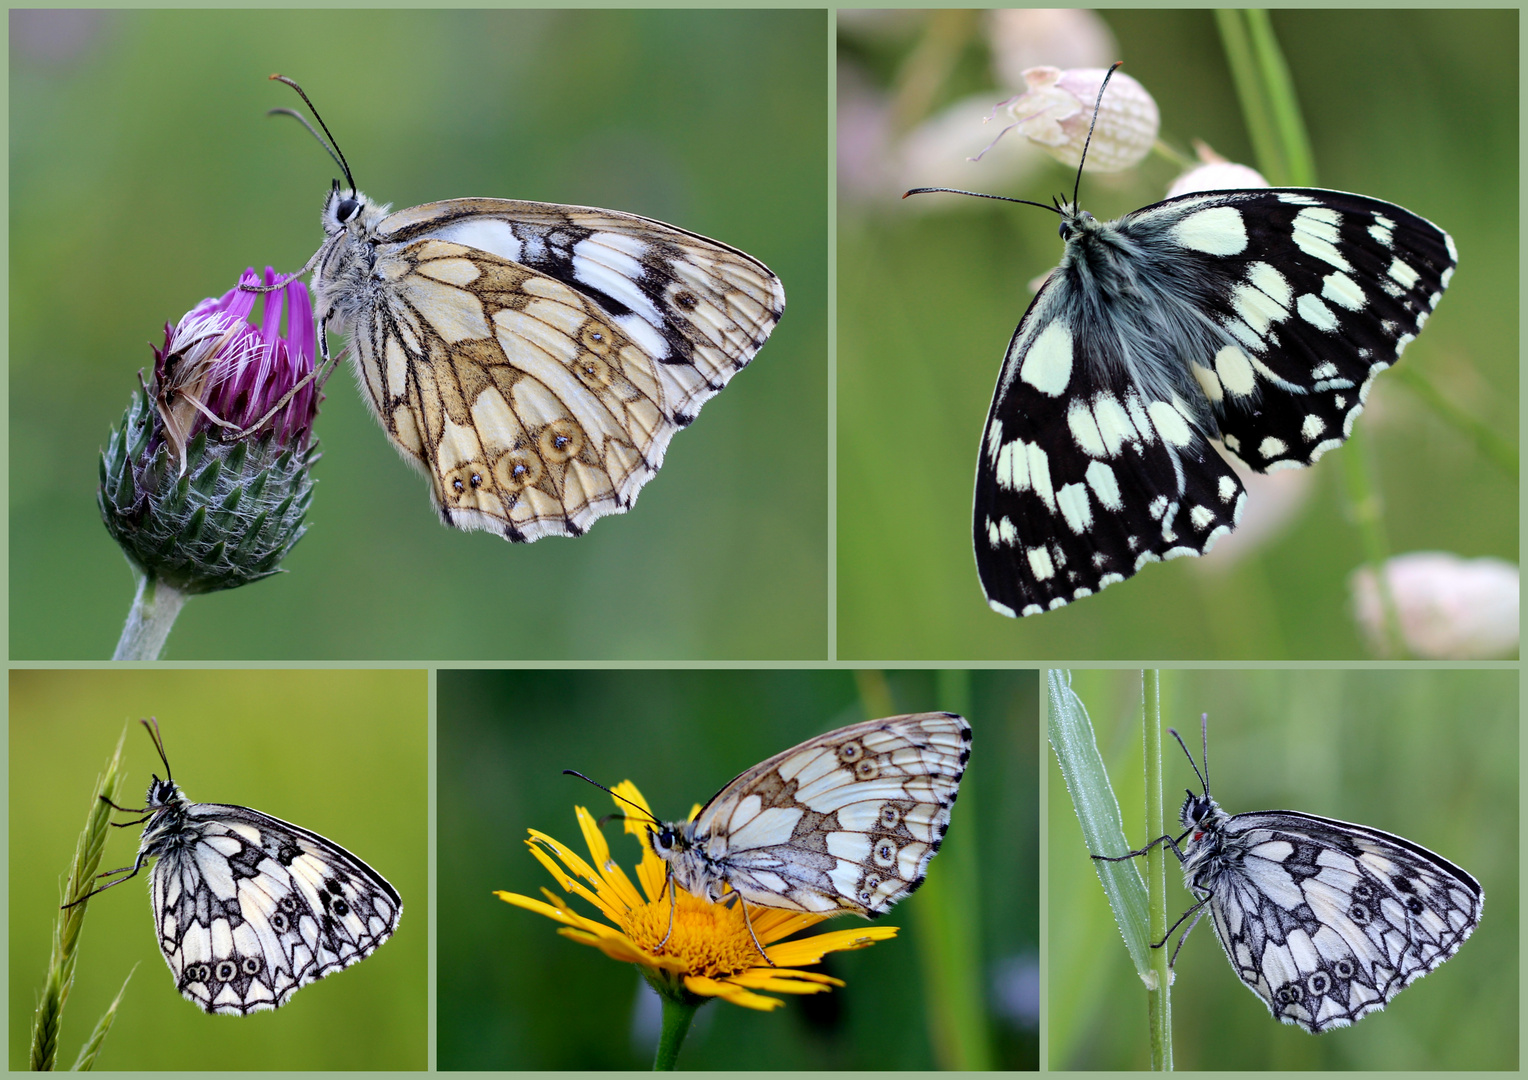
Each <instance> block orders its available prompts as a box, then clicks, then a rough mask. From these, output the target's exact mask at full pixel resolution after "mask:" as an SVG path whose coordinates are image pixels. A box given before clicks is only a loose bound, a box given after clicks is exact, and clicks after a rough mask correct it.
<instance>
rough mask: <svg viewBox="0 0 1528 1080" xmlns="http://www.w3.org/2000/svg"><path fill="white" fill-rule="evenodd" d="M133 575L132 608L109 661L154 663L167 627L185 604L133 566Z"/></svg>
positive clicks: (170, 589)
mask: <svg viewBox="0 0 1528 1080" xmlns="http://www.w3.org/2000/svg"><path fill="white" fill-rule="evenodd" d="M133 574H134V576H135V577H137V579H138V594H137V595H136V596H134V597H133V606H132V608H131V609H130V610H129V611H128V613H127V625H126V626H124V627H123V628H122V637H121V639H120V640H118V642H117V651H116V652H114V653H112V656H111V658H112V659H113V660H158V659H159V654H160V653H161V652H163V651H164V643H165V639H166V638H168V637H169V636H170V627H172V626H174V625H175V616H177V615H179V614H180V609H181V607H182V606H183V605H184V604H185V602H186V596H187V594H186V593H183V592H181V591H180V590H179V589H177V588H175V587H174V586H173V585H168V584H166V583H165V582H163V581H161V580H159V578H157V577H155V576H154V575H153V574H150V573H145V572H144V571H143V570H141V569H139V568H138V567H136V566H134V567H133Z"/></svg>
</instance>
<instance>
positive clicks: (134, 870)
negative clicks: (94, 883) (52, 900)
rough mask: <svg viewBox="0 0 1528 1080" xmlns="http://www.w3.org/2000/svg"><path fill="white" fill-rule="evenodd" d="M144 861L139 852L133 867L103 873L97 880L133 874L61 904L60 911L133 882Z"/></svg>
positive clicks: (142, 854) (141, 853)
mask: <svg viewBox="0 0 1528 1080" xmlns="http://www.w3.org/2000/svg"><path fill="white" fill-rule="evenodd" d="M103 801H104V800H103ZM128 824H129V825H131V824H133V823H132V822H128ZM143 859H144V853H143V852H141V851H140V852H138V858H137V859H136V860H135V861H134V862H133V865H132V866H123V867H119V868H118V869H116V870H103V871H102V872H101V873H99V874H97V875H96V877H97V878H103V877H111V876H112V875H113V874H123V873H127V871H129V870H131V871H132V873H130V874H127V876H126V877H120V878H118V879H117V880H116V881H108V882H107V883H106V884H105V885H102V886H101V887H100V888H99V889H91V890H90V891H89V892H88V893H86V894H85V895H84V896H82V897H80V898H79V899H78V900H71V901H69V902H68V903H67V904H60V905H59V910H60V911H63V910H66V909H68V908H72V907H74V905H75V904H83V903H84V902H85V901H86V900H89V899H90V898H91V897H92V896H94V895H95V894H96V893H100V892H105V891H106V890H107V889H109V888H111V887H112V886H113V885H120V884H122V883H123V882H124V881H131V880H132V879H133V878H135V877H137V876H138V871H139V870H141V869H143Z"/></svg>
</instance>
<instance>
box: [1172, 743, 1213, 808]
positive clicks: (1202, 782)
mask: <svg viewBox="0 0 1528 1080" xmlns="http://www.w3.org/2000/svg"><path fill="white" fill-rule="evenodd" d="M1167 733H1168V734H1169V735H1171V736H1172V737H1173V738H1175V739H1177V740H1178V745H1179V746H1182V747H1183V752H1184V754H1186V755H1188V763H1189V764H1190V765H1191V766H1193V769H1194V775H1195V776H1197V777H1199V783H1200V785H1201V786H1202V787H1203V788H1204V793H1205V794H1206V795H1208V794H1209V793H1210V782H1209V781H1208V780H1206V779H1205V776H1206V775H1208V773H1209V771H1210V763H1209V762H1208V761H1206V762H1205V763H1204V772H1200V771H1199V762H1197V761H1195V760H1194V755H1193V754H1190V753H1189V752H1188V747H1187V746H1184V743H1183V736H1182V735H1179V734H1178V733H1177V732H1176V731H1174V730H1173V729H1172V728H1168V729H1167ZM1189 794H1190V795H1192V794H1193V792H1192V791H1191V792H1189Z"/></svg>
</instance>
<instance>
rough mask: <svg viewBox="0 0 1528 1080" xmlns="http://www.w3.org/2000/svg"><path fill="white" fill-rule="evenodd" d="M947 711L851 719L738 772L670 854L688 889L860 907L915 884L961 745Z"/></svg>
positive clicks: (880, 905) (965, 741)
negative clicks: (724, 888) (679, 847)
mask: <svg viewBox="0 0 1528 1080" xmlns="http://www.w3.org/2000/svg"><path fill="white" fill-rule="evenodd" d="M970 747H971V726H970V725H969V724H968V723H967V722H966V721H965V720H964V719H962V718H961V717H959V716H956V715H955V714H953V713H918V714H913V715H908V716H896V717H890V718H887V719H884V720H871V721H867V722H865V723H860V724H853V725H850V726H849V727H845V728H840V729H838V730H837V731H831V732H828V733H827V734H825V735H820V736H818V737H817V738H815V739H810V740H808V741H807V742H804V743H802V744H801V745H800V746H797V747H793V748H792V749H790V750H787V751H785V752H784V753H781V754H777V755H775V756H774V757H772V758H770V759H769V760H767V761H765V762H762V763H760V764H759V765H756V766H754V767H753V768H751V769H749V770H747V771H746V772H744V773H742V774H741V775H739V776H738V777H737V778H736V779H734V780H733V781H732V782H731V783H729V784H728V785H727V786H726V787H724V788H723V789H722V790H721V791H720V792H718V793H717V794H716V796H715V797H714V798H712V799H711V801H710V802H709V803H707V804H706V805H705V806H704V807H703V808H702V809H701V811H700V813H699V814H698V815H697V816H696V818H695V819H694V821H691V822H687V823H684V824H683V825H679V826H673V828H675V829H678V830H683V831H685V835H686V839H687V844H686V847H685V849H684V850H681V851H679V852H678V853H676V854H675V855H674V856H673V857H671V858H670V867H671V868H672V872H673V874H674V879H675V880H676V881H677V882H678V883H679V884H680V885H681V886H682V887H684V888H687V889H689V890H690V891H691V892H694V893H696V894H697V895H708V894H709V895H711V897H712V899H717V898H719V897H720V895H721V892H720V886H721V884H722V883H723V882H725V883H726V884H729V885H730V886H731V888H732V890H733V891H735V892H737V893H738V894H739V895H741V896H742V897H743V898H744V899H745V900H747V901H748V902H750V903H753V904H759V905H762V906H764V907H774V908H786V909H789V910H795V911H810V912H818V913H832V912H837V911H853V912H856V913H858V914H861V915H865V916H868V917H872V918H873V917H875V916H877V915H880V914H882V913H884V912H885V911H886V910H887V909H889V908H890V907H891V906H892V905H893V904H895V903H896V902H897V901H898V900H900V899H902V898H903V897H904V896H906V895H907V894H908V893H910V892H912V891H913V890H914V889H916V888H917V887H918V886H919V885H921V884H922V883H923V878H924V875H925V873H926V872H927V869H928V863H929V860H930V859H932V858H933V857H934V854H935V853H936V852H937V851H938V850H939V846H940V843H941V842H942V840H943V838H944V834H945V830H946V829H947V828H948V827H949V821H950V810H951V808H952V807H953V806H954V804H955V797H956V795H957V793H958V791H959V788H960V780H961V777H962V776H963V775H964V774H965V769H966V762H967V761H968V760H969V758H970V753H971V749H970Z"/></svg>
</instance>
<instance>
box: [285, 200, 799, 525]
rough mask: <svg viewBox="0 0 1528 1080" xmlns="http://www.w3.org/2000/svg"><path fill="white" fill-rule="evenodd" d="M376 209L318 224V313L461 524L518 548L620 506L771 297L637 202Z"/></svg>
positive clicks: (751, 348) (761, 336) (396, 436)
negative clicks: (345, 343)
mask: <svg viewBox="0 0 1528 1080" xmlns="http://www.w3.org/2000/svg"><path fill="white" fill-rule="evenodd" d="M342 197H343V195H342V193H340V192H336V193H334V194H333V195H331V208H332V207H333V206H334V204H335V200H336V199H340V198H342ZM357 198H359V199H362V200H364V196H357ZM366 205H367V206H368V207H371V204H370V203H366ZM383 209H385V208H383ZM382 212H383V210H382V209H374V210H373V211H372V212H370V213H361V214H359V215H357V216H356V217H355V218H354V219H353V221H352V222H351V223H350V224H349V225H345V224H341V223H339V222H338V221H334V222H333V223H331V224H330V225H328V226H326V227H327V228H329V229H330V230H331V236H330V240H329V242H328V243H329V245H331V247H332V251H333V254H326V256H325V257H323V258H321V260H320V265H319V271H318V273H317V274H315V289H316V290H317V292H318V293H319V300H318V305H317V310H318V312H319V316H320V318H321V319H330V320H331V321H330V325H331V326H332V327H333V328H334V329H335V330H337V331H341V332H350V333H351V334H352V337H353V338H354V341H355V348H356V355H357V361H358V368H359V370H360V373H361V377H362V382H363V385H364V386H365V387H366V390H367V395H368V397H369V399H370V401H371V403H372V405H373V407H374V409H375V410H376V412H377V415H378V417H379V419H380V420H381V421H382V425H383V427H384V428H385V429H386V430H387V432H388V434H389V435H390V436H391V438H392V440H393V442H394V444H395V445H396V446H397V447H398V449H399V450H400V451H402V452H403V453H404V454H405V455H406V456H407V457H409V458H410V459H411V460H413V461H414V462H415V463H417V464H418V465H420V466H421V467H422V468H423V469H424V471H425V472H426V474H427V475H428V476H429V477H430V479H431V484H432V489H433V495H434V498H435V502H436V506H437V508H438V509H439V511H440V513H441V516H442V518H443V519H444V520H445V521H446V522H447V523H448V524H451V525H454V526H456V527H458V528H463V529H487V530H490V531H494V532H498V533H500V534H501V535H503V536H504V537H506V538H507V539H510V540H516V541H530V540H535V539H537V538H539V537H541V536H547V535H579V534H581V533H583V532H585V531H586V530H587V529H588V528H589V526H590V525H591V524H592V523H593V522H594V521H595V520H596V519H598V518H599V517H602V516H604V515H606V514H612V513H619V512H621V511H623V510H625V509H627V508H628V507H630V506H631V504H632V503H633V501H634V500H635V499H636V497H637V493H638V492H639V491H640V490H641V488H642V485H643V484H645V483H646V482H647V480H648V479H649V478H650V477H651V476H652V475H653V474H654V473H655V472H656V471H657V470H658V468H659V466H661V465H662V463H663V458H664V454H665V451H666V450H667V448H668V444H669V440H670V439H672V438H673V435H674V433H675V432H676V431H678V430H679V429H680V428H682V427H684V426H686V425H688V424H689V423H690V422H691V421H693V420H694V419H695V416H696V414H697V413H698V411H699V409H700V407H701V405H702V404H704V403H705V401H706V400H708V399H709V398H710V397H712V396H713V395H714V394H716V393H717V392H718V391H720V390H721V389H722V388H723V387H724V386H725V385H726V383H727V381H728V380H729V379H730V378H731V377H732V376H733V375H734V374H736V373H737V372H738V371H740V370H742V368H743V367H745V366H746V365H747V364H748V362H749V361H750V360H751V359H752V358H753V356H754V354H755V353H757V352H758V350H759V349H760V348H761V347H762V346H763V344H764V341H765V339H766V338H768V336H769V334H770V331H771V330H772V329H773V328H774V326H775V324H776V322H778V320H779V318H780V315H781V314H782V312H783V311H784V307H785V294H784V290H783V288H782V286H781V284H780V281H779V279H778V278H776V277H775V276H774V275H773V274H772V273H770V271H769V270H768V268H767V267H765V266H764V265H763V264H762V263H760V262H758V261H757V260H756V259H753V258H751V257H750V256H748V255H746V254H744V253H743V252H740V251H737V250H736V249H733V248H730V247H727V246H726V245H724V244H719V243H717V242H716V241H713V240H708V239H706V238H705V237H702V236H698V235H696V234H694V233H689V232H686V231H684V230H682V229H678V228H675V227H674V226H671V225H666V224H664V223H662V222H659V221H654V220H651V219H649V218H643V217H638V216H637V215H634V214H623V213H619V212H616V211H610V210H599V209H594V208H590V207H579V206H557V205H553V204H549V203H534V202H517V201H512V200H504V199H454V200H449V201H446V202H438V203H428V204H425V205H423V206H417V207H414V208H412V209H409V210H404V211H400V212H399V213H396V214H392V215H389V216H386V217H381V214H382ZM331 217H332V214H326V221H329V220H330V219H331ZM379 219H380V220H379ZM346 229H348V230H350V231H348V232H347V231H339V230H346ZM363 263H364V265H365V270H366V273H364V274H359V275H358V273H357V270H358V267H359V266H361V265H362V264H363ZM367 278H369V283H368V284H367V285H366V286H365V287H362V286H360V285H358V284H357V282H358V280H360V279H367ZM331 313H332V314H331Z"/></svg>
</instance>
